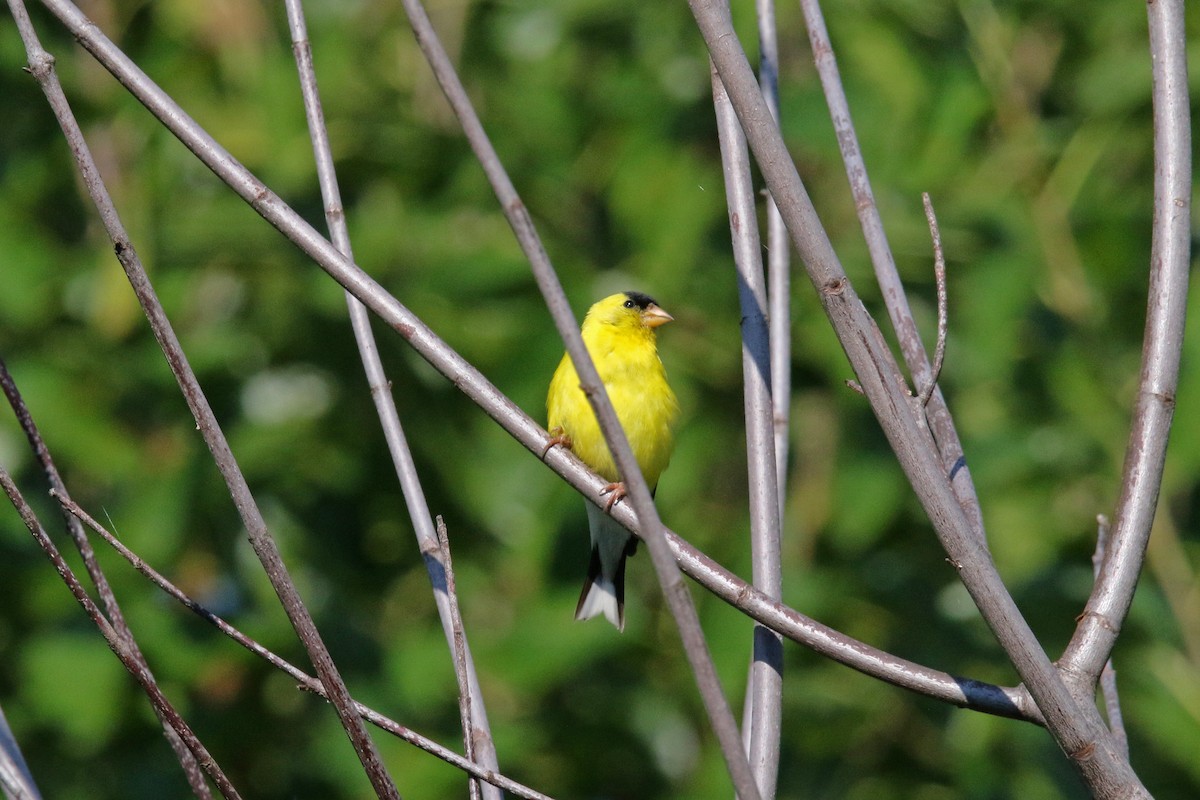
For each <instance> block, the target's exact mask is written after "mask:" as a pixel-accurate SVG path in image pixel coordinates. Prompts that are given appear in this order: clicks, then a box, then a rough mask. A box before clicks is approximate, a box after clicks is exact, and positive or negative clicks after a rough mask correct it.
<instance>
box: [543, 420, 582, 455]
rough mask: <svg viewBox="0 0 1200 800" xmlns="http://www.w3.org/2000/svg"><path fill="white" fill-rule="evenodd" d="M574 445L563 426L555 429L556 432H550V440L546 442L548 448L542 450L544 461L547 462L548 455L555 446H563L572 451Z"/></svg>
mask: <svg viewBox="0 0 1200 800" xmlns="http://www.w3.org/2000/svg"><path fill="white" fill-rule="evenodd" d="M573 444H574V442H572V441H571V437H570V436H568V435H567V432H566V431H564V430H563V429H562V427H561V426H557V427H555V428H554V430H552V431H550V439H549V440H548V441H547V442H546V446H545V447H543V448H542V461H545V460H546V454H547V453H549V452H550V449H551V448H552V447H554V446H555V445H562V446H563V447H565V448H567V449H568V450H570V449H571V445H573Z"/></svg>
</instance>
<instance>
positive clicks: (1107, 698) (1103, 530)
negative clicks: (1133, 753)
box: [1092, 514, 1129, 758]
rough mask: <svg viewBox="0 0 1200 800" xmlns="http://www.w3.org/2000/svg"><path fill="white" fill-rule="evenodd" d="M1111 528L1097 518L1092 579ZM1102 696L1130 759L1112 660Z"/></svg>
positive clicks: (1103, 677) (1101, 561)
mask: <svg viewBox="0 0 1200 800" xmlns="http://www.w3.org/2000/svg"><path fill="white" fill-rule="evenodd" d="M1110 532H1111V528H1110V526H1109V524H1108V517H1106V516H1105V515H1103V514H1099V515H1097V516H1096V550H1095V552H1093V553H1092V577H1093V578H1099V577H1100V571H1101V570H1102V569H1103V568H1104V561H1105V559H1107V558H1108V538H1109V534H1110ZM1100 694H1101V696H1102V697H1103V698H1104V716H1105V717H1106V718H1107V719H1108V728H1109V730H1111V731H1112V734H1113V739H1115V740H1116V742H1117V746H1118V747H1120V748H1121V751H1122V752H1123V753H1124V754H1125V757H1126V758H1129V737H1128V736H1127V735H1126V733H1125V716H1124V715H1123V714H1122V713H1121V696H1120V695H1119V694H1118V693H1117V671H1116V669H1114V668H1113V665H1112V659H1111V658H1109V659H1108V661H1106V662H1104V669H1102V670H1101V671H1100Z"/></svg>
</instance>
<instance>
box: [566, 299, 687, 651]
mask: <svg viewBox="0 0 1200 800" xmlns="http://www.w3.org/2000/svg"><path fill="white" fill-rule="evenodd" d="M672 319H674V317H672V316H671V315H670V314H668V313H667V312H666V311H663V310H662V309H661V308H659V307H658V303H656V302H654V300H653V299H652V298H650V297H647V296H646V295H644V294H641V293H640V292H624V293H622V294H614V295H612V296H611V297H606V298H604V299H603V300H601V301H599V302H598V303H596V304H595V305H593V306H592V307H591V308H590V309H589V310H588V313H587V316H586V317H585V318H584V320H583V330H582V332H581V333H582V335H583V343H584V344H585V345H586V346H587V349H588V353H590V354H591V356H592V360H593V361H594V362H595V364H596V371H597V372H599V373H600V380H601V381H603V383H604V388H605V389H606V390H607V391H608V396H609V399H611V400H612V404H613V407H614V408H615V409H616V411H617V418H618V419H620V420H621V426H622V427H623V428H624V429H625V435H626V436H627V437H628V438H629V444H630V446H631V447H632V448H633V455H634V456H635V457H636V458H637V462H638V466H639V467H641V470H642V474H643V475H644V476H645V477H646V483H647V484H649V486H650V490H651V492H653V491H654V489H655V488H656V486H657V485H658V476H659V475H661V474H662V471H663V470H664V469H666V466H667V462H668V461H670V460H671V450H672V448H673V446H674V441H675V437H674V427H675V421H676V419H677V418H678V417H679V403H678V402H677V401H676V399H675V393H674V392H673V391H671V387H670V386H669V385H668V384H667V374H666V371H665V370H664V369H663V365H662V361H661V360H660V359H659V357H658V346H657V343H656V341H655V329H656V328H658V327H659V326H660V325H665V324H666V323H668V322H670V321H671V320H672ZM546 411H547V412H548V413H547V416H548V425H547V427H548V428H549V430H550V433H551V435H552V436H553V437H554V438H553V439H552V440H551V445H550V446H553V445H554V444H562V445H563V446H565V447H569V448H571V450H572V451H574V453H575V455H577V456H578V457H579V459H580V460H581V461H583V463H585V464H587V465H588V466H589V467H591V468H592V469H593V470H594V471H595V472H596V473H597V474H598V475H600V477H602V478H604V479H606V480H608V481H611V482H612V483H610V484H609V485H608V486H607V487H605V489H604V491H603V492H602V494H607V493H609V492H611V493H612V497H611V499H610V500H609V502H608V508H611V507H612V504H613V503H615V502H616V501H617V500H619V499H620V498H621V497H622V496H623V495H624V493H625V487H624V485H623V484H621V483H618V481H619V480H620V476H619V475H618V474H617V467H616V464H615V463H614V462H613V457H612V454H611V453H610V452H609V450H608V445H607V444H605V442H604V436H603V435H602V434H601V433H600V426H599V424H597V422H596V416H595V414H594V413H593V412H592V407H591V406H590V405H589V404H588V401H587V398H586V397H585V396H584V394H583V390H582V389H580V388H579V376H578V375H577V374H576V373H575V365H574V364H572V363H571V357H570V355H564V356H563V358H562V362H561V363H560V364H559V365H558V369H557V370H556V371H555V373H554V378H553V379H552V380H551V381H550V393H549V395H548V396H547V397H546ZM547 449H549V447H547ZM586 506H587V512H588V527H589V529H590V532H591V539H592V556H591V561H590V563H589V564H588V575H587V580H585V581H584V583H583V591H582V592H580V594H579V604H578V605H577V606H576V607H575V619H578V620H583V619H591V618H592V617H595V616H597V615H599V614H603V615H604V617H605V618H606V619H607V620H608V621H609V622H611V623H612V624H613V625H615V626H616V627H617V629H618V630H622V631H623V630H625V559H626V558H627V557H628V556H631V555H633V554H634V552H635V551H636V550H637V539H636V538H634V536H633V535H632V534H631V533H629V531H627V530H625V529H624V528H623V527H621V525H620V524H618V523H617V522H616V520H614V519H613V518H612V517H610V516H608V515H607V514H605V513H604V512H603V511H601V510H600V509H599V508H597V507H596V506H595V505H593V504H592V503H587V504H586Z"/></svg>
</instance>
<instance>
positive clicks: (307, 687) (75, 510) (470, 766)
mask: <svg viewBox="0 0 1200 800" xmlns="http://www.w3.org/2000/svg"><path fill="white" fill-rule="evenodd" d="M50 494H51V496H52V497H54V498H55V499H56V500H57V501H58V502H59V504H60V505H61V506H62V507H63V508H64V509H65V510H66V511H67V512H68V513H70V514H72V515H73V516H75V517H78V518H79V519H80V520H82V521H83V523H84V524H85V525H87V526H88V527H89V528H91V529H92V530H93V531H95V532H96V534H97V535H99V536H100V538H102V539H104V541H105V542H107V543H108V545H109V546H110V547H112V548H113V550H115V551H116V552H117V554H118V555H120V556H121V557H122V558H124V559H125V560H126V561H128V562H129V564H130V565H131V566H132V567H133V568H134V569H136V570H137V571H138V572H139V573H140V574H141V575H143V576H144V577H145V578H146V579H148V580H149V581H150V582H151V583H153V584H154V585H155V586H157V587H158V588H159V589H161V590H162V591H163V592H164V593H165V594H167V595H168V596H170V597H172V598H174V599H175V600H177V601H178V602H179V603H180V604H181V605H183V606H184V607H185V608H187V609H188V610H189V611H191V612H192V613H194V614H195V615H196V616H198V617H200V618H201V619H202V620H204V621H205V622H207V623H209V624H210V625H212V626H213V627H214V628H216V629H217V630H218V631H220V632H221V633H223V634H224V635H225V636H228V637H229V638H230V639H232V640H233V641H234V642H236V643H237V644H239V645H241V646H242V647H244V648H245V649H246V650H248V651H249V652H251V653H253V654H254V655H256V656H258V657H259V658H261V659H263V660H264V661H266V662H267V663H268V664H270V665H271V666H272V667H274V668H276V669H278V670H280V671H281V672H284V673H286V674H287V675H288V676H289V677H290V678H292V679H293V680H295V681H297V682H298V683H299V684H300V688H301V689H303V690H304V691H307V692H312V693H313V694H315V695H318V696H320V697H325V698H327V697H328V696H327V695H326V693H325V688H324V687H323V686H322V685H321V682H320V681H319V680H317V679H316V678H314V677H313V676H311V675H309V674H308V673H307V672H305V671H304V670H302V669H300V668H298V667H296V666H294V665H293V664H291V663H290V662H288V661H287V660H286V659H283V658H281V657H280V656H278V655H276V654H275V653H274V652H272V651H271V650H269V649H268V648H266V647H264V646H263V645H261V644H259V643H258V642H257V641H255V640H254V639H252V638H250V637H249V636H247V635H246V634H244V633H242V632H241V631H240V630H238V629H237V628H235V627H234V626H233V625H231V624H229V622H227V621H226V620H224V619H222V618H221V617H219V616H217V615H216V614H214V613H213V612H211V611H209V610H208V609H207V608H205V607H204V606H203V605H201V604H200V603H198V602H197V601H196V600H194V599H192V598H191V597H190V596H188V595H187V594H186V593H185V592H184V591H183V590H182V589H180V588H179V587H177V586H176V585H175V584H173V583H172V582H171V581H170V580H168V579H167V578H166V577H165V576H163V575H162V573H160V572H158V571H157V570H155V569H154V568H153V567H151V566H150V565H149V564H147V563H146V562H145V561H144V560H142V558H141V557H140V556H139V555H137V553H134V552H133V551H132V550H130V549H129V548H128V547H126V546H125V544H124V543H123V542H121V540H120V539H118V538H117V537H116V536H114V535H113V534H112V533H111V532H110V531H109V530H108V529H107V528H105V527H104V526H103V525H101V524H100V523H99V522H98V521H97V520H96V519H95V518H94V517H92V515H91V514H89V513H88V512H87V511H85V510H83V509H82V508H80V507H79V505H78V504H77V503H75V502H74V501H73V500H70V499H68V498H66V497H64V496H62V495H60V494H59V493H57V492H51V493H50ZM354 708H355V710H356V711H357V712H358V714H359V715H360V716H362V718H363V719H365V720H366V721H367V722H370V723H371V724H372V725H375V726H376V727H378V728H380V729H381V730H384V731H387V732H388V733H391V734H393V735H395V736H396V737H397V738H399V739H401V740H403V741H405V742H407V743H408V744H411V745H413V746H415V747H419V748H420V749H422V750H424V751H425V752H427V753H430V754H431V755H434V756H437V757H438V758H440V759H442V760H443V761H445V762H446V763H448V764H450V765H452V766H454V767H457V768H458V769H461V770H463V771H464V772H466V773H468V774H470V775H472V776H474V777H477V778H479V779H480V780H482V781H485V782H487V783H490V784H492V785H494V786H496V787H498V788H500V789H503V790H505V791H507V792H511V793H513V794H515V795H517V796H518V797H523V798H529V800H550V798H549V797H547V796H546V795H544V794H542V793H540V792H537V791H535V790H533V789H530V788H529V787H528V786H524V785H522V784H519V783H517V782H516V781H513V780H511V779H510V778H506V777H504V776H503V775H500V774H499V773H496V772H494V771H493V770H490V769H488V768H486V767H484V766H483V765H480V764H477V763H474V762H472V761H470V760H469V759H465V758H463V757H462V756H460V755H458V754H457V753H455V752H453V751H452V750H448V749H446V748H445V747H443V746H441V745H440V744H438V743H437V742H435V741H433V740H431V739H428V738H426V737H424V736H422V735H421V734H419V733H416V732H415V731H413V730H412V729H410V728H407V727H405V726H404V725H401V724H400V723H398V722H396V721H395V720H392V719H389V718H388V717H385V716H383V715H382V714H380V713H379V712H377V711H374V710H373V709H371V708H369V707H367V706H365V705H363V704H362V703H359V702H358V701H355V702H354Z"/></svg>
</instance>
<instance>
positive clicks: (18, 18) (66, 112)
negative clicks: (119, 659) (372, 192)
mask: <svg viewBox="0 0 1200 800" xmlns="http://www.w3.org/2000/svg"><path fill="white" fill-rule="evenodd" d="M9 10H10V11H11V12H12V15H13V19H14V20H15V22H16V24H17V30H18V31H19V32H20V35H21V40H22V42H23V43H24V45H25V50H26V54H27V56H28V58H29V72H30V74H32V75H33V76H34V78H36V79H37V81H38V85H39V86H40V87H41V89H42V92H43V93H44V94H45V96H46V100H47V102H48V103H49V104H50V107H51V109H52V110H53V111H54V113H55V116H56V117H58V118H59V120H60V122H62V121H63V120H64V119H66V120H68V121H69V120H70V119H71V111H70V106H69V105H68V104H67V99H66V95H65V94H64V93H63V90H62V85H61V84H60V83H59V80H58V74H57V73H56V72H55V70H54V58H53V57H52V56H51V55H50V54H49V53H47V52H46V50H45V49H44V48H43V47H42V45H41V41H40V40H39V39H38V35H37V32H36V31H35V30H34V28H33V24H32V21H31V20H30V18H29V13H28V11H27V10H26V8H25V5H24V3H23V2H22V0H10V1H9ZM67 124H70V123H69V122H68V123H67ZM10 388H11V390H12V391H11V393H9V390H10ZM5 392H6V393H9V400H10V402H12V400H13V395H14V394H15V393H16V386H15V384H11V381H10V380H9V379H8V376H7V370H6V371H5ZM18 399H19V398H18ZM17 405H19V403H18V404H16V405H14V406H13V407H14V411H16V413H17V418H18V420H19V422H20V423H21V426H22V428H23V429H24V431H25V435H26V437H27V438H28V439H29V443H30V446H31V447H32V448H33V452H34V456H35V457H36V458H37V459H38V462H39V463H40V464H41V466H42V470H43V472H45V474H46V478H47V480H48V481H49V482H50V485H51V487H54V488H57V489H60V490H62V491H65V490H66V487H65V484H64V483H63V481H62V478H61V476H60V475H59V473H58V468H57V467H56V466H55V465H54V461H53V459H51V458H50V454H49V451H48V450H47V449H46V447H45V446H44V444H43V443H42V442H41V437H40V436H39V435H38V434H37V431H36V428H35V427H34V426H33V421H32V419H31V418H30V417H29V415H28V413H27V412H26V411H24V408H23V406H21V408H18V407H17ZM65 521H66V526H67V530H68V532H69V533H70V535H71V539H72V541H73V542H74V543H75V548H76V549H77V550H78V551H79V554H80V556H81V557H82V559H83V564H84V568H85V570H86V571H87V574H88V577H89V578H90V579H91V581H92V585H93V586H95V587H96V593H97V595H98V596H99V597H100V602H101V604H102V605H103V607H104V613H105V616H106V617H107V619H108V620H109V622H111V623H112V626H113V629H114V630H115V631H116V632H117V635H118V636H121V637H124V638H125V639H126V640H127V642H128V645H129V648H130V652H131V653H132V655H133V657H134V658H135V659H136V660H137V661H139V662H141V665H142V668H143V670H144V671H145V674H146V676H147V679H148V680H150V681H154V674H153V673H152V672H151V671H150V667H149V665H148V664H147V663H146V659H145V657H144V656H143V655H142V652H141V648H139V647H138V644H137V640H136V639H135V638H134V635H133V632H132V631H130V629H129V626H128V625H127V624H126V622H125V615H124V614H123V613H121V606H120V605H119V604H118V603H117V598H116V596H115V595H114V594H113V591H112V587H111V586H109V583H108V579H107V578H106V577H105V576H104V571H103V570H102V569H101V568H100V565H99V564H98V563H97V562H96V558H95V554H94V553H93V552H92V545H91V543H90V542H89V541H88V539H87V536H86V535H85V534H84V531H83V528H82V527H81V526H80V525H79V521H78V520H76V519H74V518H72V517H70V516H69V515H68V516H66V517H65ZM159 721H160V723H161V724H162V725H163V731H164V733H165V735H166V737H167V742H168V743H169V744H170V745H171V749H172V750H173V751H174V752H175V757H176V759H177V760H178V761H179V765H180V767H181V768H182V769H183V772H184V775H185V776H186V778H187V781H188V784H189V786H190V787H191V790H192V793H193V794H194V795H195V796H196V797H198V798H200V800H211V798H212V790H211V789H210V788H209V786H208V784H207V782H206V781H205V779H204V774H203V771H202V770H201V769H200V766H199V764H197V763H196V759H195V757H194V756H193V755H192V753H191V752H190V751H189V750H188V748H187V746H186V745H185V744H184V743H183V741H182V740H181V739H180V738H179V734H178V732H176V731H174V730H173V729H172V728H171V726H170V725H169V724H168V721H167V720H166V719H162V718H160V720H159Z"/></svg>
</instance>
